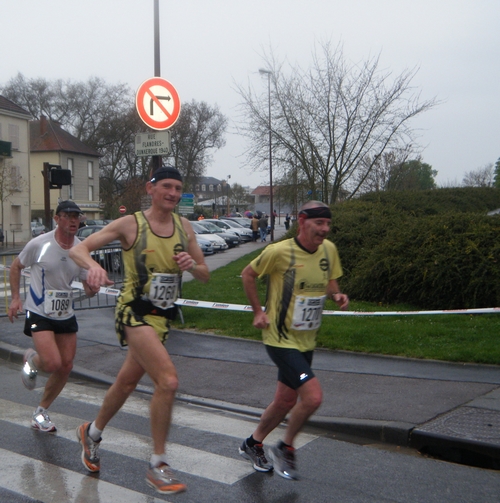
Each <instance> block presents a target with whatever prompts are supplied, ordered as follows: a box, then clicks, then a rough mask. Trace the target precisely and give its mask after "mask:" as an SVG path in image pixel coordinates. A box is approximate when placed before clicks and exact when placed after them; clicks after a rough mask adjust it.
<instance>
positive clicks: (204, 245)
mask: <svg viewBox="0 0 500 503" xmlns="http://www.w3.org/2000/svg"><path fill="white" fill-rule="evenodd" d="M194 237H195V238H196V242H197V243H198V246H199V247H200V249H201V251H202V252H203V255H213V254H214V253H215V252H214V247H213V246H212V242H211V241H209V240H208V239H207V238H205V237H204V236H203V235H202V234H195V235H194Z"/></svg>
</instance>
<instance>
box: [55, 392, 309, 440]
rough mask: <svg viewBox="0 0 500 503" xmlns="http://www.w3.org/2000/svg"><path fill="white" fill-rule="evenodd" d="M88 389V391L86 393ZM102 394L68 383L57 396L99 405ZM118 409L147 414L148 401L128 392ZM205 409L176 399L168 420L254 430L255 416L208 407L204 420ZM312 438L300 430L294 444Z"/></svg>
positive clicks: (220, 430)
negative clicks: (240, 414) (227, 413)
mask: <svg viewBox="0 0 500 503" xmlns="http://www.w3.org/2000/svg"><path fill="white" fill-rule="evenodd" d="M90 389H91V390H92V391H91V392H88V390H90ZM105 393H106V390H102V389H98V388H95V389H94V388H88V387H86V386H80V385H78V384H73V383H68V384H67V385H66V387H65V388H64V389H63V391H62V392H61V395H60V396H64V397H65V398H69V399H71V400H76V401H79V402H83V403H86V404H91V405H96V406H98V407H100V405H101V404H102V401H103V399H104V395H105ZM121 410H122V411H123V412H127V413H129V414H134V415H136V416H140V417H149V401H148V400H145V399H144V398H137V397H136V396H134V395H131V396H130V397H129V399H128V400H127V401H126V402H125V404H124V405H123V407H122V408H121ZM207 410H208V409H207V408H206V407H201V406H197V405H185V404H182V403H179V402H178V403H176V405H175V407H174V410H173V416H172V423H173V424H176V425H179V426H182V427H187V428H194V429H196V430H200V431H206V432H209V433H215V434H220V435H226V436H229V437H234V438H236V439H239V440H243V438H246V437H248V436H249V435H250V434H251V433H252V431H253V430H255V426H256V419H241V418H240V417H238V418H235V417H232V416H229V415H225V414H223V413H220V414H217V413H214V411H213V409H212V410H211V411H210V412H211V414H210V416H209V417H210V418H212V420H210V421H208V420H207ZM243 417H246V416H243ZM106 431H107V429H106ZM282 437H283V428H277V429H276V430H274V431H273V432H271V433H270V435H269V436H268V437H267V438H266V443H267V444H274V443H276V442H278V441H279V440H280V439H281V438H282ZM316 438H317V436H315V435H310V434H308V433H300V434H299V435H298V436H297V438H296V439H295V447H296V448H297V449H300V448H301V447H303V446H304V445H306V444H308V443H309V442H311V441H313V440H315V439H316Z"/></svg>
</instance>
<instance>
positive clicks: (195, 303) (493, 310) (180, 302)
mask: <svg viewBox="0 0 500 503" xmlns="http://www.w3.org/2000/svg"><path fill="white" fill-rule="evenodd" d="M1 269H9V267H6V266H1V265H0V270H1ZM21 274H22V275H23V276H26V277H29V276H30V274H29V271H25V270H24V269H23V271H22V273H21ZM71 286H72V287H73V288H75V289H77V290H84V288H83V284H82V283H81V282H79V281H73V283H72V284H71ZM99 293H100V294H103V295H111V296H114V297H117V296H118V295H119V293H120V290H119V289H117V288H109V287H101V288H100V290H99ZM175 304H176V305H177V306H179V307H182V306H186V307H200V308H204V309H221V310H224V311H240V312H252V306H248V305H244V304H226V303H224V302H210V301H203V300H193V299H177V300H176V301H175ZM499 313H500V307H485V308H476V309H442V310H435V311H332V310H327V309H325V310H323V315H324V316H421V315H426V316H429V315H435V314H471V315H472V314H499Z"/></svg>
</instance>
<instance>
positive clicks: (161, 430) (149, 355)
mask: <svg viewBox="0 0 500 503" xmlns="http://www.w3.org/2000/svg"><path fill="white" fill-rule="evenodd" d="M146 191H147V193H148V194H149V195H150V196H151V202H152V206H151V208H149V209H147V210H146V211H144V212H142V211H138V212H137V213H135V214H133V215H129V216H126V217H123V218H119V219H117V220H114V221H113V222H112V223H110V224H108V225H106V227H104V228H103V229H102V230H101V231H99V232H97V233H95V234H92V235H91V236H89V237H88V238H87V239H86V240H85V241H84V242H82V243H81V244H80V245H78V246H76V247H75V248H73V249H72V250H71V253H70V256H71V257H72V258H73V260H74V261H75V262H76V263H77V264H78V265H80V267H83V268H85V269H87V282H88V284H89V285H91V286H92V287H94V288H96V287H99V286H101V285H109V284H111V282H110V281H109V280H108V276H107V273H106V271H105V270H104V269H103V268H102V267H100V266H99V264H98V263H97V262H95V261H94V260H92V257H91V256H90V252H91V251H94V250H97V249H98V248H102V247H103V246H104V245H106V244H108V243H110V242H111V241H113V240H115V239H119V240H120V242H121V244H122V248H123V263H124V267H125V280H124V284H123V287H122V289H121V292H120V295H119V297H118V300H117V305H116V323H115V326H116V331H117V334H118V338H119V340H120V343H121V345H122V346H128V352H127V356H126V357H125V361H124V363H123V365H122V368H121V369H120V371H119V373H118V376H117V378H116V380H115V382H114V383H113V385H112V386H111V387H110V388H109V390H108V392H107V393H106V396H105V397H104V402H103V404H102V406H101V408H100V410H99V413H98V414H97V417H96V419H95V421H93V422H91V423H90V422H88V423H84V424H82V425H81V426H79V427H78V428H77V432H76V434H77V437H78V440H79V442H80V443H81V446H82V462H83V465H84V466H85V468H87V470H89V471H91V472H98V471H99V470H100V460H99V455H98V449H99V445H100V442H101V434H102V431H103V430H104V428H105V426H106V425H107V424H108V422H109V421H110V420H111V418H112V417H113V416H114V415H115V414H116V413H117V412H118V411H119V410H120V408H121V407H122V405H123V404H124V403H125V400H126V399H127V398H128V397H129V395H130V394H131V393H132V392H133V391H134V389H135V388H136V386H137V384H138V383H139V381H140V379H141V378H142V376H143V375H144V374H145V373H146V374H148V376H149V377H150V378H151V380H152V381H153V383H154V393H153V397H152V399H151V407H150V410H151V412H150V414H151V436H152V437H153V449H154V452H153V454H152V456H151V461H150V466H149V470H148V472H147V476H146V480H147V483H148V484H149V485H150V486H152V487H153V488H154V489H156V490H157V491H158V492H160V493H162V494H168V493H177V492H181V491H184V490H185V489H186V486H185V484H183V483H181V482H179V481H178V480H177V479H176V477H175V476H174V474H173V472H172V470H171V468H170V466H169V465H168V463H167V457H166V454H165V443H166V441H167V437H168V431H169V428H170V423H171V417H172V407H173V403H174V398H175V392H176V389H177V385H178V381H177V372H176V369H175V366H174V364H173V362H172V360H171V358H170V356H169V354H168V352H167V350H166V348H165V346H164V345H163V343H164V342H165V340H166V338H167V336H168V329H169V316H170V313H171V311H172V309H173V307H174V302H175V300H176V299H177V294H178V292H179V286H180V282H181V276H182V273H183V272H184V271H189V272H190V273H191V274H192V275H193V276H194V277H195V278H196V279H197V280H199V281H202V282H204V283H205V282H207V281H208V278H209V272H208V267H207V265H206V264H205V260H204V257H203V253H202V251H201V250H200V248H199V246H198V244H197V242H196V239H195V235H194V232H193V228H192V227H191V224H190V223H189V221H188V220H187V219H185V218H182V217H179V216H178V215H177V214H175V213H174V208H175V206H176V205H177V203H178V202H179V200H180V198H181V195H182V177H181V175H180V173H179V171H177V169H175V168H173V167H170V166H168V167H162V168H160V169H159V170H157V171H156V172H155V173H154V174H153V177H152V178H151V180H150V181H149V182H147V183H146Z"/></svg>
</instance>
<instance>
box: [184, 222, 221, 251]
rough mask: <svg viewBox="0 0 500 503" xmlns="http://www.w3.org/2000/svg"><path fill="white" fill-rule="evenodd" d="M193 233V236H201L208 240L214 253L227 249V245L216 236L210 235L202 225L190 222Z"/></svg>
mask: <svg viewBox="0 0 500 503" xmlns="http://www.w3.org/2000/svg"><path fill="white" fill-rule="evenodd" d="M191 225H192V227H193V231H194V233H195V234H198V235H201V236H202V237H204V238H205V239H208V240H209V241H210V242H211V243H212V246H213V248H214V252H219V251H225V250H227V249H228V246H227V243H226V242H225V241H224V239H222V238H221V237H220V236H217V234H212V233H210V232H209V231H208V230H207V229H206V228H205V227H203V225H200V224H199V223H198V222H191Z"/></svg>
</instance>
